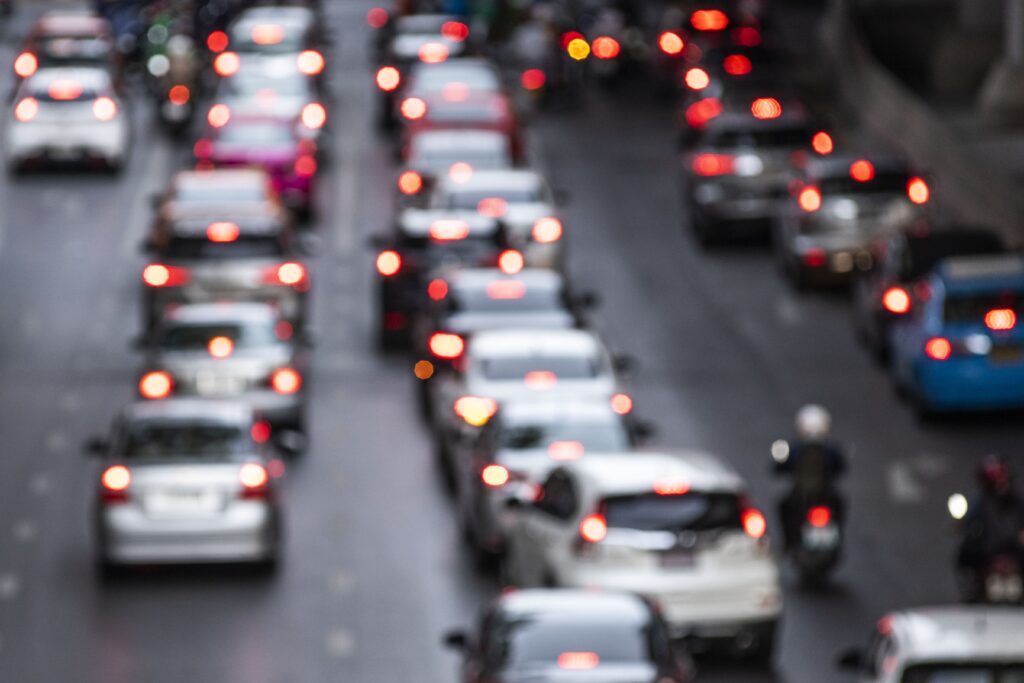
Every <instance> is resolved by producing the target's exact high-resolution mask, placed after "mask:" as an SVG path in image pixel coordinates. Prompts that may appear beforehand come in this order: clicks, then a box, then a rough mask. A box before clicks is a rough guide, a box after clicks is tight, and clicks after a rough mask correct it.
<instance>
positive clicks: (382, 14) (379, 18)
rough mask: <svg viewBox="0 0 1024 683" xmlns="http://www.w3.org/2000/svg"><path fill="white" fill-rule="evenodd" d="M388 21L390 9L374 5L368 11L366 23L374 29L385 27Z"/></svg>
mask: <svg viewBox="0 0 1024 683" xmlns="http://www.w3.org/2000/svg"><path fill="white" fill-rule="evenodd" d="M387 23H388V11H387V10H386V9H384V8H383V7H374V8H373V9H371V10H370V11H369V12H367V13H366V24H367V25H368V26H369V27H370V28H373V29H377V28H383V27H384V25H385V24H387Z"/></svg>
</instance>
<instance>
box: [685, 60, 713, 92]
mask: <svg viewBox="0 0 1024 683" xmlns="http://www.w3.org/2000/svg"><path fill="white" fill-rule="evenodd" d="M683 82H684V83H686V87H687V88H689V89H690V90H703V89H704V88H706V87H708V86H709V85H711V77H710V76H708V72H707V71H705V70H704V69H701V68H700V67H697V66H695V67H693V68H692V69H689V70H688V71H687V72H686V75H685V76H683Z"/></svg>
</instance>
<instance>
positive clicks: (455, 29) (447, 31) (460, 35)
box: [441, 21, 469, 43]
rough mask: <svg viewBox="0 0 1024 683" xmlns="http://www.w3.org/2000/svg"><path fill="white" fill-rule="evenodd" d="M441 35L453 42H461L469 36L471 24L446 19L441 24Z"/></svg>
mask: <svg viewBox="0 0 1024 683" xmlns="http://www.w3.org/2000/svg"><path fill="white" fill-rule="evenodd" d="M441 35H442V36H444V37H445V38H447V39H448V40H450V41H452V42H455V43H461V42H462V41H464V40H465V39H466V38H469V26H467V25H466V24H464V23H462V22H461V21H446V22H444V23H443V24H442V25H441Z"/></svg>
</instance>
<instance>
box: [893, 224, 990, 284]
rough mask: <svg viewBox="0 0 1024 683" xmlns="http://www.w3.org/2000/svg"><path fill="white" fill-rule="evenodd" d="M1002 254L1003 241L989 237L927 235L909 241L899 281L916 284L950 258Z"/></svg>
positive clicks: (979, 234) (980, 232)
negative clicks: (903, 280) (941, 262)
mask: <svg viewBox="0 0 1024 683" xmlns="http://www.w3.org/2000/svg"><path fill="white" fill-rule="evenodd" d="M1005 252H1006V247H1005V246H1004V245H1003V241H1002V240H1001V239H1000V238H999V237H998V236H997V235H994V234H992V233H988V232H983V231H978V232H975V233H973V234H971V233H957V234H950V235H941V234H936V235H929V236H927V237H920V238H910V239H909V240H908V243H907V253H906V259H905V261H904V263H903V264H901V265H902V271H903V277H904V278H905V279H907V280H916V279H918V278H920V277H924V276H925V275H927V274H928V273H929V272H930V271H931V269H932V268H934V267H935V266H936V265H937V264H938V263H939V261H941V260H943V259H945V258H949V257H951V256H980V255H984V254H1002V253H1005Z"/></svg>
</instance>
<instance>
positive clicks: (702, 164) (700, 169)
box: [692, 154, 734, 177]
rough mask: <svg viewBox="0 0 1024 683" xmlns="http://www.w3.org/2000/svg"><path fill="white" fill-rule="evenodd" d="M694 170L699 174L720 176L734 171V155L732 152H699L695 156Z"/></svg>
mask: <svg viewBox="0 0 1024 683" xmlns="http://www.w3.org/2000/svg"><path fill="white" fill-rule="evenodd" d="M692 168H693V172H694V173H696V174H697V175H699V176H705V177H710V176H719V175H727V174H729V173H732V172H733V170H734V165H733V157H732V155H730V154H698V155H697V156H695V157H694V158H693V164H692Z"/></svg>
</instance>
